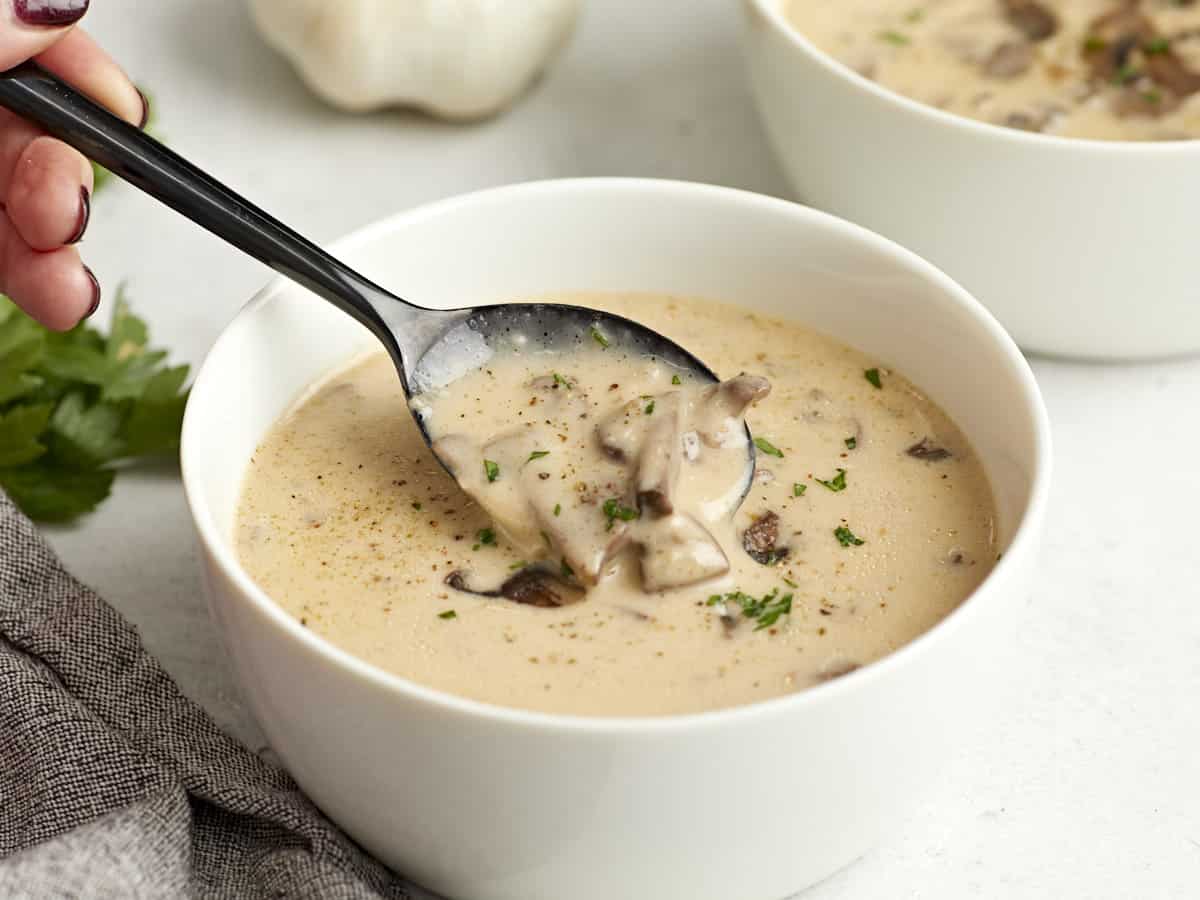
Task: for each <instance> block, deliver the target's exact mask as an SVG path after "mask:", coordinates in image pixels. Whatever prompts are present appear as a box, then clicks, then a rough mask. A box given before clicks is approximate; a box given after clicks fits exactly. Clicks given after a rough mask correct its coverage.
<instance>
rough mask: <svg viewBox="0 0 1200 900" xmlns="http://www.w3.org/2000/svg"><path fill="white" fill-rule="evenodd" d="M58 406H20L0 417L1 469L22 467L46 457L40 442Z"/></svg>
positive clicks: (44, 446) (43, 445) (46, 404)
mask: <svg viewBox="0 0 1200 900" xmlns="http://www.w3.org/2000/svg"><path fill="white" fill-rule="evenodd" d="M53 411H54V407H53V406H52V405H51V404H49V403H38V404H36V405H34V406H18V407H15V408H14V409H12V410H10V411H9V412H7V413H5V414H4V415H2V416H0V466H20V465H24V464H25V463H29V462H33V461H34V460H35V459H37V458H39V457H40V456H42V455H44V454H45V452H46V445H45V444H43V443H42V442H41V441H40V440H38V437H39V435H41V433H42V432H43V431H44V430H45V428H46V423H47V422H49V421H50V415H51V413H53Z"/></svg>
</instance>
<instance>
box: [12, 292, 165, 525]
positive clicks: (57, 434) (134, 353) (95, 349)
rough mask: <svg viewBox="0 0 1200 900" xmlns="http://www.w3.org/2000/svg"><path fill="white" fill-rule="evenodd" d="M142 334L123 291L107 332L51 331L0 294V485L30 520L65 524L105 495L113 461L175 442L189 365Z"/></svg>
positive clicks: (82, 328)
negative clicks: (171, 358)
mask: <svg viewBox="0 0 1200 900" xmlns="http://www.w3.org/2000/svg"><path fill="white" fill-rule="evenodd" d="M148 338H149V335H148V331H147V328H146V323H145V322H143V321H142V320H141V319H139V318H138V317H137V316H135V315H133V313H132V312H131V311H130V309H129V304H128V302H127V301H126V299H125V296H124V292H123V291H118V293H117V299H116V302H115V304H114V309H113V319H112V326H111V328H110V330H109V333H108V335H104V334H102V333H101V332H100V331H98V330H97V329H95V328H93V327H91V326H90V325H86V324H84V325H79V326H77V327H76V328H74V329H72V330H71V331H68V332H65V333H56V332H52V331H49V330H48V329H46V328H43V327H42V326H41V325H38V324H37V323H36V322H34V321H33V319H31V318H29V317H28V316H26V315H25V313H23V312H21V310H19V309H18V308H17V307H16V305H15V304H14V303H13V302H12V301H11V300H9V299H8V298H7V297H0V487H2V488H3V489H4V490H5V491H6V492H7V493H8V495H9V496H10V497H11V498H12V500H13V502H14V503H16V504H17V506H18V507H20V508H21V509H22V510H23V511H24V512H25V513H26V515H28V516H29V517H30V518H32V519H34V520H36V521H40V522H69V521H71V520H73V519H75V518H77V517H79V516H81V515H83V514H84V513H87V512H90V511H91V510H93V509H95V507H96V506H97V505H98V504H99V503H100V502H101V501H102V500H104V499H105V498H106V497H108V495H109V493H110V491H111V489H112V483H113V479H114V478H115V477H116V474H117V469H116V468H114V466H115V464H117V463H119V462H124V461H127V460H134V459H141V458H145V457H152V456H169V455H173V454H174V453H175V452H176V451H177V450H178V449H179V429H180V426H181V424H182V421H183V408H184V405H185V404H186V402H187V391H186V390H184V387H183V384H184V382H185V381H186V380H187V374H188V367H187V366H168V365H167V364H166V358H167V354H166V353H165V352H163V351H160V350H152V349H150V347H149V344H148Z"/></svg>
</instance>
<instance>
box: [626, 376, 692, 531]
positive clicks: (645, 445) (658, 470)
mask: <svg viewBox="0 0 1200 900" xmlns="http://www.w3.org/2000/svg"><path fill="white" fill-rule="evenodd" d="M679 416H680V403H679V394H678V393H670V394H664V395H663V396H661V397H658V398H656V399H655V401H654V413H653V414H652V415H643V425H644V433H643V436H642V440H641V447H640V448H639V450H638V457H637V498H638V508H639V509H641V510H642V513H643V514H644V515H652V516H669V515H670V514H671V513H673V512H674V511H675V499H674V493H675V485H676V483H677V482H678V480H679V464H680V455H681V453H682V452H683V445H682V441H681V440H680V430H681V429H680V424H679V421H680V420H679Z"/></svg>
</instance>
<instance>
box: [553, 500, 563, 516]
mask: <svg viewBox="0 0 1200 900" xmlns="http://www.w3.org/2000/svg"><path fill="white" fill-rule="evenodd" d="M554 514H555V515H556V516H559V515H562V504H561V503H555V504H554Z"/></svg>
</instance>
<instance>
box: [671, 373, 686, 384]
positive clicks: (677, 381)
mask: <svg viewBox="0 0 1200 900" xmlns="http://www.w3.org/2000/svg"><path fill="white" fill-rule="evenodd" d="M671 384H683V379H682V378H680V377H679V376H678V375H672V376H671Z"/></svg>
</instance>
